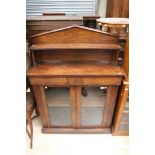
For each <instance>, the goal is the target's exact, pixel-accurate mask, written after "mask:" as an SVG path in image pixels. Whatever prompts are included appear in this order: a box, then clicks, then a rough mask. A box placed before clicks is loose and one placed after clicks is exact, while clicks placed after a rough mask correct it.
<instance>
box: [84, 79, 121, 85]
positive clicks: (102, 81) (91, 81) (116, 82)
mask: <svg viewBox="0 0 155 155" xmlns="http://www.w3.org/2000/svg"><path fill="white" fill-rule="evenodd" d="M120 83H121V77H91V78H89V77H87V78H83V85H85V86H91V85H92V86H98V85H99V86H101V85H120Z"/></svg>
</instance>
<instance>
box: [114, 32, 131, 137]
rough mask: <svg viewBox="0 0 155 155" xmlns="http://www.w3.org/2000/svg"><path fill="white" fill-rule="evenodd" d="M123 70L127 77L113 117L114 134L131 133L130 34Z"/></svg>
mask: <svg viewBox="0 0 155 155" xmlns="http://www.w3.org/2000/svg"><path fill="white" fill-rule="evenodd" d="M122 67H123V70H124V71H125V74H126V78H125V79H124V80H123V82H122V85H121V88H120V90H119V95H118V99H117V106H116V110H115V116H114V119H113V127H112V128H113V132H112V134H113V135H129V99H128V96H129V35H128V37H127V42H126V48H125V56H124V61H123V66H122Z"/></svg>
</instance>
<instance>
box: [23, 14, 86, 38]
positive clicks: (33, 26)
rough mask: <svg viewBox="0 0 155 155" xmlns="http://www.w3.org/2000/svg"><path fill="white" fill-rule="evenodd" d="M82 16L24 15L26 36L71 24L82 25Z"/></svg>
mask: <svg viewBox="0 0 155 155" xmlns="http://www.w3.org/2000/svg"><path fill="white" fill-rule="evenodd" d="M82 21H83V17H82V16H69V15H67V16H62V15H60V16H58V15H55V16H51V15H50V16H47V15H46V16H27V17H26V31H27V34H26V36H27V38H28V39H29V38H30V37H31V36H32V35H35V34H38V33H41V32H46V31H51V30H56V29H59V28H63V27H67V26H71V25H73V24H77V25H82V23H83V22H82Z"/></svg>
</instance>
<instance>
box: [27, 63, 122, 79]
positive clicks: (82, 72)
mask: <svg viewBox="0 0 155 155" xmlns="http://www.w3.org/2000/svg"><path fill="white" fill-rule="evenodd" d="M27 76H28V77H45V76H46V77H48V76H49V77H50V76H124V73H123V71H122V69H121V68H120V67H119V66H112V65H105V64H102V63H82V62H71V63H53V64H48V65H37V66H33V67H31V68H30V69H29V70H28V72H27Z"/></svg>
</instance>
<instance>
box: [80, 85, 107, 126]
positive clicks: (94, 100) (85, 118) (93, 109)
mask: <svg viewBox="0 0 155 155" xmlns="http://www.w3.org/2000/svg"><path fill="white" fill-rule="evenodd" d="M85 89H86V92H87V94H88V95H87V96H85V97H84V96H83V95H82V96H81V125H82V126H89V125H101V123H102V117H103V110H104V102H105V95H106V89H101V88H100V87H85Z"/></svg>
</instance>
